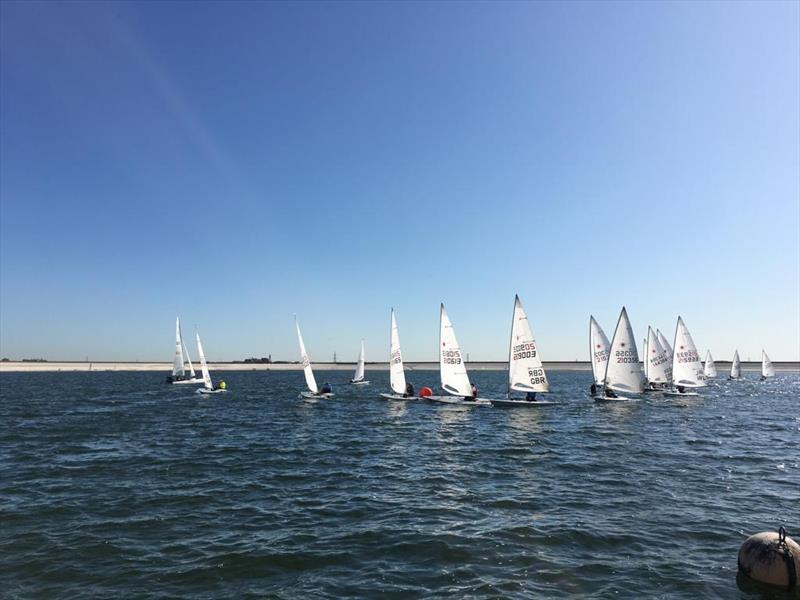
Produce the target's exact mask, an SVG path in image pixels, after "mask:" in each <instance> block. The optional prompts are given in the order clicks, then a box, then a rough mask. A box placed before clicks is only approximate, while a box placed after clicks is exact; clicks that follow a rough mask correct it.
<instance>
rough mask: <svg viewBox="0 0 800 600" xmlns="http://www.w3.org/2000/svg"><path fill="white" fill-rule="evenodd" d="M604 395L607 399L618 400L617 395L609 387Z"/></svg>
mask: <svg viewBox="0 0 800 600" xmlns="http://www.w3.org/2000/svg"><path fill="white" fill-rule="evenodd" d="M604 393H605V395H606V398H616V397H617V394H616V393H615V392H614V390H612V389H611V388H610V387H607V388H606V389H605V392H604Z"/></svg>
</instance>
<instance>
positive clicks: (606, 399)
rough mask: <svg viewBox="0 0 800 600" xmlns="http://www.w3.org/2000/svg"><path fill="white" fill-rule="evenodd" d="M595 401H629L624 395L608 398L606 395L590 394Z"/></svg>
mask: <svg viewBox="0 0 800 600" xmlns="http://www.w3.org/2000/svg"><path fill="white" fill-rule="evenodd" d="M592 398H594V401H595V402H630V401H631V399H630V398H626V397H625V396H617V397H616V398H609V397H608V396H592Z"/></svg>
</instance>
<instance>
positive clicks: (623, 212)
mask: <svg viewBox="0 0 800 600" xmlns="http://www.w3.org/2000/svg"><path fill="white" fill-rule="evenodd" d="M799 7H800V4H798V3H796V2H776V3H769V2H754V3H748V2H734V3H724V2H708V3H699V2H691V3H689V2H683V3H678V2H675V3H655V2H648V3H630V2H622V3H600V2H590V3H579V2H567V3H478V2H470V3H463V4H459V3H445V2H435V3H412V2H407V3H333V2H325V3H320V4H314V3H308V2H305V3H296V4H289V3H255V2H246V3H239V4H236V3H213V2H203V3H182V2H145V3H101V2H92V3H86V4H81V3H77V4H75V3H72V4H68V3H63V2H59V3H46V2H39V3H30V2H22V3H17V2H3V3H0V28H1V30H0V33H1V34H2V35H0V44H1V46H0V50H1V52H0V79H1V80H0V83H1V84H2V85H0V125H1V127H2V135H1V136H0V202H1V203H0V353H2V354H3V355H4V356H10V357H13V358H22V357H32V356H42V357H45V358H48V359H76V358H79V359H82V358H83V357H84V356H89V357H90V358H93V359H95V360H101V359H109V360H116V359H119V360H129V359H130V360H136V359H138V360H169V359H170V357H171V352H172V343H173V342H172V335H173V333H172V327H173V322H174V318H175V316H176V315H180V316H181V317H182V320H183V322H184V331H185V332H186V331H187V330H191V329H192V328H193V326H194V325H195V324H196V325H198V326H199V327H200V331H201V334H202V335H203V337H204V346H206V350H207V352H208V354H209V355H210V357H211V358H212V359H236V358H243V357H247V356H253V355H254V356H264V355H267V354H269V353H271V354H272V355H273V357H275V358H287V359H296V358H297V354H298V351H297V344H296V339H295V335H294V323H293V320H292V314H293V313H297V314H298V318H299V320H300V324H301V326H302V328H303V332H304V335H305V338H306V344H307V346H308V350H309V352H310V354H311V357H312V359H316V360H323V359H328V358H329V357H330V356H331V354H332V353H333V352H334V351H336V352H337V353H338V356H339V357H340V359H350V360H354V359H355V356H356V354H357V352H358V341H359V339H360V338H361V337H365V338H366V340H367V355H368V359H371V360H378V359H383V358H384V357H385V356H386V355H387V354H388V333H389V331H388V324H389V323H388V321H389V308H390V307H391V306H394V307H395V308H396V310H397V317H398V322H399V326H400V334H401V341H402V343H403V349H404V354H405V356H406V357H407V358H409V359H434V358H435V357H436V352H437V337H438V306H439V302H440V301H444V302H445V304H446V306H447V308H448V312H449V313H450V317H451V319H452V320H453V323H454V326H455V327H456V330H457V332H458V336H459V338H460V342H461V345H462V348H463V350H464V351H465V352H467V353H469V354H470V357H471V358H472V359H473V360H478V359H485V360H490V359H497V360H500V359H503V358H505V357H506V356H507V338H508V329H509V327H510V320H511V310H512V306H513V299H514V294H515V293H519V294H520V296H521V298H522V301H523V303H524V305H525V307H526V309H527V311H528V314H529V317H530V319H531V322H532V324H533V326H534V331H535V333H536V337H537V341H538V342H539V345H540V347H541V351H542V354H543V357H544V358H545V359H550V360H572V359H581V360H586V359H587V358H588V349H587V345H588V342H587V336H588V320H589V315H590V314H594V315H595V316H596V317H597V318H598V320H599V321H600V323H601V325H602V326H603V327H604V328H605V329H606V331H607V333H608V334H609V336H610V335H611V333H612V332H613V328H614V324H615V322H616V318H617V315H618V313H619V309H620V307H621V306H622V305H623V304H625V305H626V306H627V307H628V311H629V314H630V317H631V320H632V323H633V326H634V329H635V331H636V334H637V337H638V338H642V337H644V335H645V334H646V330H647V325H648V324H652V325H654V326H657V327H660V328H662V330H664V331H666V332H668V334H667V335H668V337H669V338H671V337H672V334H673V332H674V327H675V319H676V317H677V315H678V314H680V315H682V316H683V317H684V320H685V321H686V324H687V326H688V327H689V329H690V331H691V332H692V334H693V336H694V338H695V341H696V342H697V344H698V346H699V347H700V350H701V352H705V349H706V348H710V349H711V351H712V353H714V355H715V357H716V358H719V359H729V358H730V357H731V355H732V354H733V351H734V349H735V348H738V349H739V350H740V353H741V355H742V357H743V358H747V357H748V356H750V357H752V358H754V359H756V358H757V357H758V356H759V355H760V350H761V348H762V346H763V347H765V348H767V351H768V352H769V353H770V355H771V356H772V358H773V359H774V360H798V359H800V58H798V57H800V41H799V39H798V36H799V35H800V34H798V31H800V8H799Z"/></svg>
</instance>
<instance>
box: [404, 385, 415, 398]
mask: <svg viewBox="0 0 800 600" xmlns="http://www.w3.org/2000/svg"><path fill="white" fill-rule="evenodd" d="M413 395H414V386H413V385H411V384H410V383H407V384H406V391H405V393H404V394H403V398H410V397H411V396H413Z"/></svg>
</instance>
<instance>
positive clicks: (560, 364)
mask: <svg viewBox="0 0 800 600" xmlns="http://www.w3.org/2000/svg"><path fill="white" fill-rule="evenodd" d="M772 364H773V365H774V366H775V370H776V371H779V372H795V373H797V372H800V362H773V363H772ZM716 365H717V371H719V373H720V376H723V375H724V374H725V373H726V372H727V371H730V365H731V364H730V362H723V361H719V362H717V363H716ZM208 366H209V368H210V369H211V370H212V371H299V370H302V368H303V366H302V365H301V364H300V363H243V362H212V363H209V364H208ZM404 366H405V368H406V370H408V371H415V370H416V371H435V370H438V368H439V363H438V362H432V361H431V362H406V363H404ZM466 367H467V369H468V370H470V371H505V370H506V369H507V368H508V363H507V362H506V361H488V362H470V363H467V365H466ZM388 368H389V367H388V364H387V363H367V365H366V369H367V370H368V371H387V370H388ZM544 368H545V369H547V370H550V371H589V370H591V365H590V364H589V362H587V361H551V362H545V363H544ZM314 369H315V370H318V371H352V370H353V369H355V363H314ZM195 370H197V371H199V370H200V369H199V365H197V366H196V369H195ZM742 370H744V371H750V372H752V371H761V363H760V362H743V363H742ZM58 371H63V372H75V371H93V372H103V371H163V372H170V371H172V363H171V362H170V363H167V362H94V361H91V362H84V361H80V362H79V361H75V362H66V361H65V362H61V361H47V362H28V361H8V362H0V373H11V372H27V373H35V372H42V373H48V372H58Z"/></svg>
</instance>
